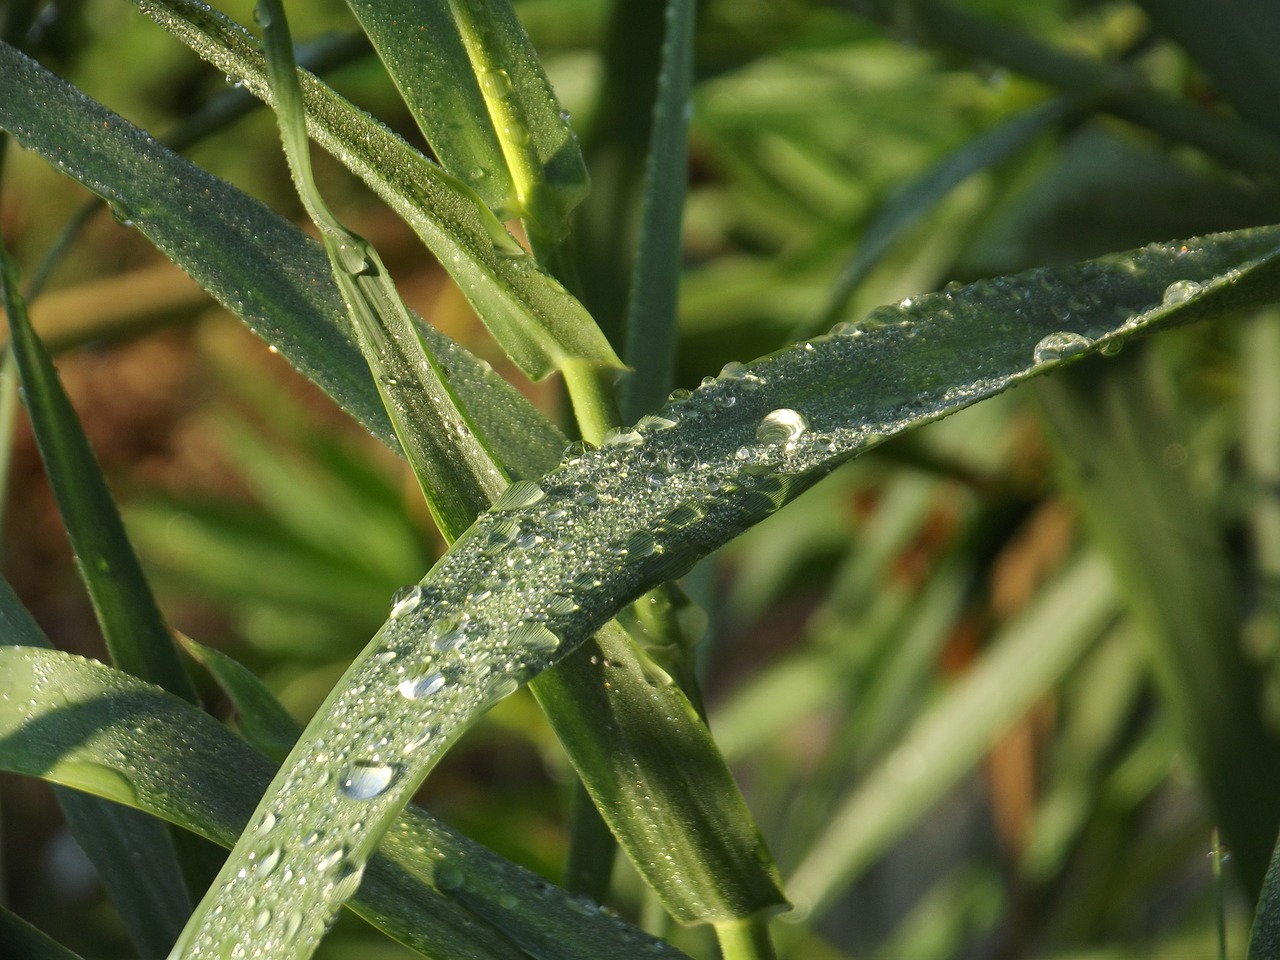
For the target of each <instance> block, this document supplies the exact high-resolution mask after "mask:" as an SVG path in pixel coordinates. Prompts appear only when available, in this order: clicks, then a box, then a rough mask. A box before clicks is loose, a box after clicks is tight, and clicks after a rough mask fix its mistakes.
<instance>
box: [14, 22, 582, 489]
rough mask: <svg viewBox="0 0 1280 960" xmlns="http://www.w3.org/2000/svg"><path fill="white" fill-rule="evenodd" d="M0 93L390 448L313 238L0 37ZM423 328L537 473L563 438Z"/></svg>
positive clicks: (59, 159)
mask: <svg viewBox="0 0 1280 960" xmlns="http://www.w3.org/2000/svg"><path fill="white" fill-rule="evenodd" d="M0 87H3V88H4V89H6V90H26V91H28V95H27V96H26V97H4V98H0V127H3V128H4V129H6V130H9V131H10V132H11V133H13V134H14V136H15V137H16V138H17V139H18V141H19V142H20V143H22V144H23V145H24V146H26V147H27V148H29V149H31V150H34V151H36V152H37V153H39V154H40V155H41V156H43V157H44V158H45V159H46V160H48V161H49V162H50V163H53V164H56V165H57V166H58V169H59V170H61V171H62V172H64V173H66V174H67V175H68V176H71V177H74V178H75V179H76V180H78V181H80V182H81V183H82V184H84V185H85V186H87V187H89V188H90V189H95V190H97V191H98V192H99V193H100V194H101V195H103V196H104V197H105V198H106V199H107V200H108V201H109V202H112V203H114V204H115V205H116V207H117V208H118V209H119V210H121V211H122V215H126V216H129V217H130V219H131V220H132V221H133V223H134V224H135V226H136V227H137V229H138V230H140V231H141V232H142V233H144V234H145V235H146V236H147V237H148V238H149V239H150V240H151V241H152V242H153V243H154V244H155V245H156V246H157V247H158V248H159V249H160V250H161V251H162V252H163V253H164V254H165V255H166V256H168V257H169V258H170V259H172V260H173V261H174V262H175V263H176V264H178V266H180V267H181V268H182V269H183V270H185V271H186V272H187V273H189V274H190V275H191V276H192V277H194V278H195V279H196V280H198V281H199V282H200V284H201V285H202V286H204V287H205V289H207V290H208V291H209V292H210V293H212V294H213V295H214V296H215V297H216V298H217V299H218V300H219V301H220V302H221V303H222V304H223V305H224V306H226V307H227V309H229V310H230V311H231V312H232V313H234V314H236V316H238V317H240V318H241V319H242V320H243V321H244V322H245V323H246V324H247V325H248V326H249V328H250V329H252V330H254V331H255V332H256V333H258V335H259V336H261V337H262V338H263V339H264V340H266V341H267V343H269V344H271V345H272V346H273V347H275V348H276V349H277V350H279V352H280V353H281V354H282V355H283V356H284V357H286V358H287V359H288V360H289V361H290V362H291V363H293V365H294V366H295V367H296V368H297V369H298V370H299V371H300V372H301V373H302V374H303V375H304V376H306V377H307V378H308V379H310V380H312V381H313V382H314V383H316V384H318V385H319V386H320V387H321V388H322V389H323V390H324V391H325V392H326V393H327V394H329V396H331V397H333V398H334V400H335V401H337V403H338V404H339V405H340V406H341V407H342V408H343V409H344V410H346V411H347V412H348V413H350V414H351V415H352V416H354V417H355V418H356V419H357V420H359V421H360V422H361V423H364V424H365V425H367V426H368V427H369V428H370V429H371V430H373V431H374V432H375V433H377V434H378V436H379V437H381V438H382V439H383V441H384V442H386V443H388V444H389V445H390V446H391V447H392V448H395V449H398V447H399V443H398V441H397V440H396V439H395V435H394V433H393V432H392V431H391V428H390V423H389V422H388V420H387V416H386V414H385V412H384V411H383V408H382V403H381V401H380V399H379V397H378V391H377V388H376V386H375V384H374V382H373V380H372V379H371V378H370V377H369V374H368V367H367V365H366V364H365V362H364V360H363V359H362V357H361V355H360V352H359V350H358V349H357V348H356V346H355V343H354V339H353V338H352V336H351V334H350V331H349V329H348V325H347V323H346V321H345V307H344V306H343V303H342V299H341V297H340V296H339V295H338V291H337V288H336V287H335V286H334V283H333V279H332V277H331V276H330V272H329V265H328V262H327V260H326V258H325V256H324V254H323V252H322V251H321V250H320V249H319V247H318V246H317V245H316V244H315V243H314V242H313V241H310V240H308V239H307V238H306V237H305V236H304V235H303V234H302V233H301V232H300V231H299V230H298V229H297V228H296V227H294V226H293V225H292V224H291V223H289V222H288V221H287V220H285V219H284V218H283V217H281V216H279V215H278V214H276V213H274V212H273V211H272V210H270V209H269V208H268V207H266V206H265V205H264V204H262V203H260V202H258V201H256V200H254V199H253V198H251V197H249V196H248V195H246V194H244V193H243V192H241V191H239V190H237V189H236V188H234V187H232V186H231V185H230V184H228V183H226V182H225V181H222V180H219V179H218V178H216V177H213V176H211V175H210V174H209V173H208V172H206V171H205V170H203V169H201V168H200V167H197V166H196V165H195V164H193V163H191V162H190V161H189V160H187V159H185V158H184V157H182V156H180V155H178V154H176V153H174V152H172V151H171V150H169V149H167V148H166V147H164V146H163V145H161V144H160V143H158V142H157V141H156V140H154V139H153V138H151V137H150V136H148V135H147V134H146V133H144V132H143V131H141V130H139V129H138V128H137V127H134V126H133V125H132V124H130V123H129V122H128V121H127V120H125V119H123V118H122V117H119V116H117V115H116V114H113V113H111V112H110V111H109V110H107V109H106V108H105V107H103V106H102V105H101V104H98V103H95V102H94V101H93V100H90V99H89V98H87V97H85V96H84V94H82V93H80V92H79V91H78V90H76V88H75V87H73V86H71V85H70V84H68V83H66V82H65V81H62V80H60V79H58V78H57V77H55V76H54V75H53V74H51V73H50V72H49V71H47V70H45V69H44V68H43V67H41V66H40V65H39V64H37V63H36V62H35V61H33V60H30V59H28V58H26V57H24V56H23V55H22V54H20V53H18V52H17V51H16V50H14V49H13V48H12V47H9V46H5V45H3V44H0ZM351 136H352V137H353V138H358V136H359V135H358V134H357V133H352V134H351ZM72 144H74V145H75V149H71V146H70V145H72ZM108 184H110V186H107V185H108ZM423 336H424V337H426V339H427V341H428V343H429V344H430V346H431V349H432V352H433V353H435V354H436V356H438V357H439V358H440V360H441V361H442V362H443V363H444V365H445V366H446V367H448V369H449V372H450V376H449V382H450V384H451V386H452V387H453V388H454V389H455V390H457V391H458V393H459V394H460V396H461V398H462V400H463V401H464V403H465V406H466V408H467V409H468V411H470V413H471V415H472V416H473V417H475V418H476V419H477V421H478V422H479V424H480V426H481V429H483V431H484V433H485V436H486V437H488V438H489V439H490V442H491V443H493V444H494V445H495V447H496V450H495V452H496V453H497V454H498V455H499V456H500V458H501V460H502V462H503V463H504V464H506V466H507V468H508V469H509V470H510V471H511V472H512V473H513V475H515V476H517V477H521V476H537V475H538V474H540V473H541V472H542V469H544V468H538V467H536V466H535V464H536V463H537V462H539V461H542V460H544V458H545V457H546V456H548V455H550V456H552V457H555V456H558V455H559V452H560V451H561V450H563V449H564V444H565V440H564V438H563V436H562V435H561V434H560V433H559V432H558V431H557V430H555V429H554V428H553V427H552V426H551V425H550V424H549V423H548V422H547V421H546V418H545V417H542V416H541V415H540V414H538V413H537V412H536V411H535V410H534V409H533V408H532V407H531V406H530V404H529V402H528V401H527V400H525V399H524V398H523V397H522V396H521V395H520V394H519V392H518V391H516V390H515V389H514V388H512V387H511V385H510V384H508V383H506V381H504V380H503V379H502V378H501V377H499V376H497V375H496V374H494V372H493V371H492V370H491V369H489V367H488V365H487V364H484V363H482V362H481V361H479V360H477V359H476V358H475V357H474V356H472V355H471V354H470V353H468V352H467V351H466V350H464V349H463V348H462V347H460V346H458V345H457V344H456V343H454V342H453V341H451V340H449V339H448V338H447V337H445V336H444V335H443V334H440V333H438V332H436V331H434V330H432V329H430V328H426V329H424V330H423Z"/></svg>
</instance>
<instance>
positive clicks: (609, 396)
mask: <svg viewBox="0 0 1280 960" xmlns="http://www.w3.org/2000/svg"><path fill="white" fill-rule="evenodd" d="M560 372H561V373H562V374H563V375H564V383H565V386H566V387H567V388H568V391H569V400H570V401H571V402H572V403H573V412H574V415H575V416H576V418H577V420H578V429H579V430H580V431H581V432H582V439H584V440H586V441H588V442H589V443H594V444H599V443H600V441H601V440H602V439H603V438H604V435H605V432H606V431H607V430H609V429H610V428H611V427H616V426H618V424H619V423H621V422H622V420H621V416H620V415H619V413H618V402H617V400H615V399H614V396H613V376H614V371H612V370H607V369H605V368H603V367H600V366H599V365H597V364H594V363H588V362H587V361H585V360H576V359H570V360H564V361H562V362H561V364H560Z"/></svg>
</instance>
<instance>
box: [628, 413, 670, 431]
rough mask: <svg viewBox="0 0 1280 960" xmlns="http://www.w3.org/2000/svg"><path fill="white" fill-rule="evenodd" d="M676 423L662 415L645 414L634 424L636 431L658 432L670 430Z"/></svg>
mask: <svg viewBox="0 0 1280 960" xmlns="http://www.w3.org/2000/svg"><path fill="white" fill-rule="evenodd" d="M677 422H678V421H677V420H676V419H675V417H669V416H667V415H666V414H662V413H646V414H645V415H644V416H643V417H641V418H640V419H639V420H638V421H637V422H636V429H637V430H653V431H654V432H660V431H663V430H670V429H671V428H672V427H674V426H675V425H676V423H677Z"/></svg>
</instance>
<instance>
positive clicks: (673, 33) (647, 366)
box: [622, 0, 694, 422]
mask: <svg viewBox="0 0 1280 960" xmlns="http://www.w3.org/2000/svg"><path fill="white" fill-rule="evenodd" d="M666 25H667V32H666V38H665V40H664V41H663V44H662V69H661V71H660V73H659V75H658V97H657V100H656V101H655V103H654V111H653V134H652V135H651V137H650V139H649V158H648V164H647V169H646V171H645V178H644V213H643V214H642V217H641V225H640V243H639V248H638V249H637V251H636V265H635V269H634V271H633V273H632V276H631V294H630V298H629V301H628V304H627V339H626V344H627V346H626V360H627V366H629V367H630V368H631V369H632V371H633V373H632V374H631V376H630V377H629V378H628V379H627V380H626V381H625V383H624V384H623V388H622V414H623V417H624V418H625V419H626V420H627V421H628V422H631V421H634V420H636V419H637V418H638V417H639V416H640V415H641V414H642V413H646V412H648V411H650V410H655V409H657V408H658V406H659V405H660V404H661V403H662V401H663V399H664V398H665V397H666V395H667V394H668V393H669V392H670V391H671V388H672V387H673V386H674V385H675V384H674V377H675V351H676V306H677V304H676V300H677V295H678V293H679V290H680V269H681V266H682V264H683V256H682V252H683V247H682V244H681V229H680V227H681V223H682V222H683V214H684V196H685V181H686V180H687V179H688V166H689V95H690V91H691V89H692V86H693V33H694V2H693V0H669V2H668V3H667V16H666Z"/></svg>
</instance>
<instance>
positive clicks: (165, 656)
mask: <svg viewBox="0 0 1280 960" xmlns="http://www.w3.org/2000/svg"><path fill="white" fill-rule="evenodd" d="M0 268H3V283H4V298H5V309H6V311H7V313H8V316H9V336H10V343H11V344H12V349H13V354H14V357H15V359H16V360H17V364H18V371H19V373H20V374H21V376H22V390H23V395H24V397H25V399H26V405H27V413H28V415H29V416H30V418H31V427H32V430H33V431H34V433H35V436H36V443H37V445H38V446H39V448H40V456H41V458H42V459H43V461H44V465H45V472H46V474H47V476H48V477H49V483H50V485H51V486H52V487H53V491H54V496H55V498H56V499H57V502H58V511H59V513H61V515H62V521H63V524H64V525H65V526H66V529H67V535H68V536H69V537H70V539H71V546H72V549H73V550H74V551H75V555H76V562H77V564H78V565H79V567H80V575H81V577H82V578H83V579H84V582H85V586H86V587H87V588H88V590H89V596H90V598H91V599H92V600H93V608H94V612H95V613H96V614H97V616H98V623H99V624H100V625H101V627H102V633H103V636H104V637H105V638H106V641H107V649H108V650H110V652H111V658H112V660H113V661H114V662H115V663H116V664H117V665H118V666H119V667H120V668H121V669H122V670H125V671H126V672H128V673H132V674H133V675H134V676H136V677H140V678H142V679H144V680H149V681H151V682H152V683H155V684H158V685H159V686H162V687H164V688H165V689H166V690H170V691H172V692H173V693H176V694H177V695H179V696H181V697H185V698H186V699H188V700H190V701H192V702H193V703H194V702H195V700H196V692H195V688H194V687H193V686H192V685H191V681H190V680H189V679H188V677H187V675H186V672H185V671H184V670H183V667H182V662H181V661H180V660H179V659H178V651H177V648H176V646H175V645H174V643H173V638H172V637H170V635H169V631H168V629H167V628H166V627H165V625H164V620H163V619H162V618H161V616H160V610H159V608H158V607H157V606H156V602H155V598H154V597H153V596H152V595H151V587H150V586H149V585H148V584H147V580H146V577H145V576H143V573H142V567H141V566H140V565H139V564H138V557H137V555H136V554H135V553H134V552H133V547H132V546H130V544H129V540H128V537H126V536H125V532H124V524H123V523H122V522H121V521H120V512H119V511H118V510H117V509H116V505H115V501H114V500H113V499H112V498H111V493H110V491H108V490H107V484H106V481H105V479H104V478H103V476H102V470H101V468H100V467H99V466H98V461H97V458H96V457H94V455H93V450H92V449H91V448H90V447H89V441H88V439H87V438H86V437H85V435H84V430H83V428H82V427H81V426H80V421H79V419H78V418H77V417H76V413H75V410H73V409H72V407H71V402H70V400H68V399H67V395H66V393H65V392H64V391H63V389H62V384H61V383H60V382H59V380H58V374H57V371H56V370H54V367H53V363H52V361H50V359H49V355H48V354H47V353H46V352H45V349H44V345H43V344H41V343H40V340H39V339H38V338H37V337H36V335H35V331H34V330H32V329H31V323H30V320H29V319H28V318H27V308H26V303H25V302H24V301H23V299H22V295H21V294H20V293H19V292H18V268H17V264H15V263H14V262H13V260H12V259H10V257H9V254H8V252H7V251H6V250H4V248H3V246H0Z"/></svg>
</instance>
